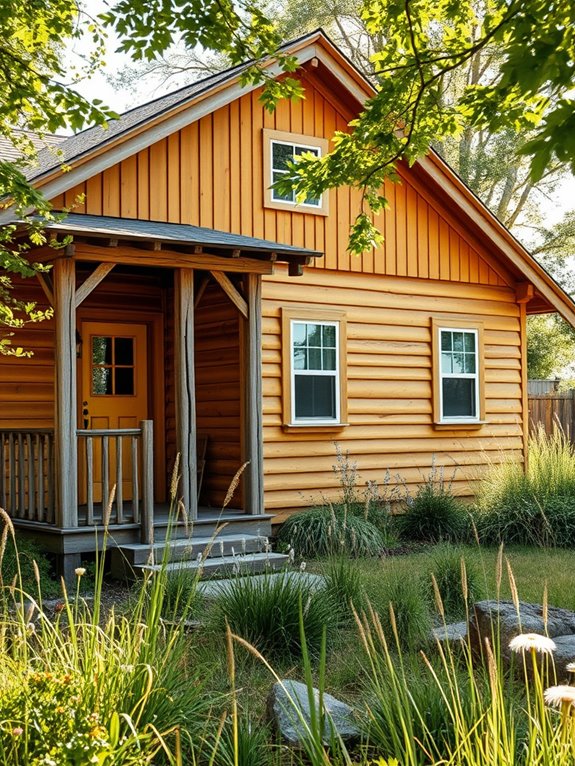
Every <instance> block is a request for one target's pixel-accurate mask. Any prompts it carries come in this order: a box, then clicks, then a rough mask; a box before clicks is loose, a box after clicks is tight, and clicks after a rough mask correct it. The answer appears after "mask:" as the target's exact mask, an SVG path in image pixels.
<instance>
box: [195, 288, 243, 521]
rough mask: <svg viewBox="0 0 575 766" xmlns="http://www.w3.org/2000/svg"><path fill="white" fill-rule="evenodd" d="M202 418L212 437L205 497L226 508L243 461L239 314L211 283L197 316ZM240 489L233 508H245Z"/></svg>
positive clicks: (201, 426)
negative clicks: (224, 503)
mask: <svg viewBox="0 0 575 766" xmlns="http://www.w3.org/2000/svg"><path fill="white" fill-rule="evenodd" d="M195 326H196V348H195V359H196V418H197V424H198V434H200V435H206V436H207V437H208V449H207V455H206V468H205V472H204V482H203V488H202V493H201V496H200V499H201V502H202V503H203V504H209V505H211V506H212V507H213V508H216V509H218V510H220V509H221V507H222V504H223V502H224V498H225V496H226V492H227V490H228V487H229V485H230V483H231V481H232V479H233V477H234V474H235V473H236V471H237V470H238V468H239V467H240V465H241V462H242V455H241V425H240V417H241V412H240V410H241V405H240V402H241V390H240V351H239V319H238V312H237V310H236V308H235V306H234V305H233V304H232V303H231V301H230V300H229V298H228V297H227V296H226V295H225V294H224V293H223V291H222V290H221V289H220V288H219V287H218V286H217V285H209V287H208V288H207V290H206V291H205V293H204V295H203V296H202V299H201V300H200V302H199V304H198V306H197V308H196V315H195ZM240 498H241V488H240V487H238V490H237V491H236V494H235V496H234V498H233V500H232V502H231V504H230V507H232V508H233V507H236V508H238V507H240V506H241V500H240Z"/></svg>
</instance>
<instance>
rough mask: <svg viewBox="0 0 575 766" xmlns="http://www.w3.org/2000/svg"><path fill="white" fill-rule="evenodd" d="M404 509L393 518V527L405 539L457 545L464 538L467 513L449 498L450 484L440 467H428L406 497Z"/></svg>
mask: <svg viewBox="0 0 575 766" xmlns="http://www.w3.org/2000/svg"><path fill="white" fill-rule="evenodd" d="M404 509H405V512H404V513H403V514H401V515H400V516H398V517H397V524H398V528H399V531H400V534H401V536H402V537H404V538H405V539H407V540H417V541H420V542H428V543H438V542H441V541H445V540H449V541H451V542H457V541H459V540H462V539H463V538H464V537H465V536H466V533H467V528H468V520H467V519H468V516H467V512H466V510H465V507H464V506H463V504H462V503H461V502H460V501H459V500H457V499H456V498H455V497H454V496H453V493H452V491H451V481H446V480H445V478H444V476H443V469H442V468H436V467H435V466H433V467H432V469H431V472H430V474H429V476H428V477H427V479H426V481H425V483H424V484H422V485H421V486H419V487H418V488H417V491H416V493H415V495H414V496H413V497H412V496H411V495H409V494H408V495H407V496H406V499H405V502H404Z"/></svg>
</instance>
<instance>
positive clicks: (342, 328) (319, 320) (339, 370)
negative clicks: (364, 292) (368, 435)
mask: <svg viewBox="0 0 575 766" xmlns="http://www.w3.org/2000/svg"><path fill="white" fill-rule="evenodd" d="M281 314H282V411H283V427H284V429H286V430H291V429H294V430H302V429H305V430H308V431H314V430H318V431H325V430H329V429H334V430H335V429H340V428H343V427H345V426H346V425H347V422H346V421H347V387H346V383H347V351H346V346H347V320H346V314H345V312H343V311H320V310H314V309H308V308H282V311H281ZM298 322H299V323H302V324H321V325H327V326H335V327H336V370H335V371H334V372H335V375H333V377H335V396H336V417H335V418H333V419H317V418H306V419H304V418H297V419H296V417H295V379H296V376H297V375H298V374H299V375H302V376H306V374H307V373H309V375H317V374H319V375H321V376H322V377H326V375H325V373H326V372H327V373H328V375H327V376H329V377H332V375H331V372H332V371H331V370H330V371H323V370H316V371H314V370H310V371H307V370H306V371H303V370H302V371H299V372H298V371H297V370H295V369H294V365H293V343H292V339H293V327H294V324H296V323H298Z"/></svg>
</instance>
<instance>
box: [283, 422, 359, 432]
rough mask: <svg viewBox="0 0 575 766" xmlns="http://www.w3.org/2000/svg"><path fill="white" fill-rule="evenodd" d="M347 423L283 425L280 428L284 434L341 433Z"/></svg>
mask: <svg viewBox="0 0 575 766" xmlns="http://www.w3.org/2000/svg"><path fill="white" fill-rule="evenodd" d="M348 425H349V423H323V424H321V423H317V424H315V423H302V424H301V425H300V424H299V423H284V424H283V426H282V428H283V430H284V431H285V432H286V433H296V432H299V433H304V434H313V433H325V432H329V431H341V430H342V429H343V428H347V427H348Z"/></svg>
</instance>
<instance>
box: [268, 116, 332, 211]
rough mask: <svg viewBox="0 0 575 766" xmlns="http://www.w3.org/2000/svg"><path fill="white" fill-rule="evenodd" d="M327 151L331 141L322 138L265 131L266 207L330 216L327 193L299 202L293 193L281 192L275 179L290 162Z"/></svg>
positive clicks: (280, 175) (281, 175) (286, 172)
mask: <svg viewBox="0 0 575 766" xmlns="http://www.w3.org/2000/svg"><path fill="white" fill-rule="evenodd" d="M327 150H328V142H327V140H326V139H323V138H316V137H315V136H304V135H301V134H298V133H285V132H282V131H279V130H267V129H266V130H264V185H265V189H264V206H265V207H271V208H275V209H277V210H298V211H299V212H305V213H319V214H320V215H327V197H328V195H327V193H326V194H322V196H321V197H320V198H319V199H318V198H315V197H307V198H306V199H304V200H302V201H300V202H298V201H297V200H296V196H295V193H294V192H291V191H290V192H287V193H282V192H280V191H279V190H278V189H275V188H274V184H275V183H276V181H278V180H280V179H281V178H282V177H283V176H285V175H287V174H288V173H289V167H288V165H289V163H290V162H297V160H298V157H301V156H303V155H305V154H311V155H313V156H314V157H321V156H322V155H323V154H325V153H326V152H327Z"/></svg>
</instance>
